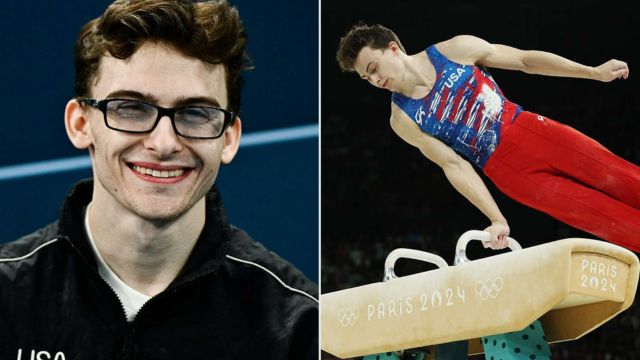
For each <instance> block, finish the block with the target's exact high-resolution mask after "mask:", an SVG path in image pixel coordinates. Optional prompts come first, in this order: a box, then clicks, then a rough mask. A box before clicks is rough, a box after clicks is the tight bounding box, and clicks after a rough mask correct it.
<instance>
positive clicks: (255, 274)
mask: <svg viewBox="0 0 640 360" xmlns="http://www.w3.org/2000/svg"><path fill="white" fill-rule="evenodd" d="M245 45H246V35H245V31H244V29H243V27H242V24H241V22H240V19H239V17H238V13H237V11H236V9H235V8H232V7H230V6H229V5H228V4H227V3H226V2H219V1H215V2H192V1H180V0H173V1H170V0H144V1H116V2H114V3H113V4H112V5H111V6H110V7H109V8H108V9H107V10H106V12H105V13H104V14H103V15H102V16H101V17H100V18H98V19H95V20H93V21H91V22H89V23H88V24H87V25H85V27H84V28H83V29H82V31H81V33H80V36H79V38H78V41H77V43H76V85H75V90H76V97H75V98H74V99H72V100H70V101H69V102H68V103H67V106H66V110H65V125H66V129H67V134H68V136H69V138H70V140H71V142H72V143H73V145H74V146H76V147H78V148H80V149H88V151H89V154H90V157H91V162H92V167H93V180H92V181H85V182H82V183H79V184H77V185H76V186H75V187H74V188H73V189H72V190H71V192H70V193H69V195H68V196H67V199H66V201H65V204H64V206H63V209H62V213H61V217H60V219H59V220H58V221H57V222H55V223H53V224H51V225H49V226H47V227H45V228H43V229H41V230H38V231H37V232H35V233H33V234H31V235H28V236H26V237H24V238H22V239H20V240H18V241H16V242H13V243H9V244H6V245H2V247H0V289H1V291H2V292H1V293H0V318H1V319H3V326H2V328H1V329H0V343H2V346H0V354H2V355H3V356H2V358H12V359H15V358H16V356H17V358H18V359H22V358H24V359H28V358H38V359H40V358H50V359H54V358H55V359H175V358H179V357H184V356H186V357H189V358H194V359H201V358H220V359H224V358H250V357H254V356H255V357H262V358H269V359H315V358H317V353H318V341H317V340H318V339H317V324H318V313H317V308H318V303H317V300H316V298H317V288H316V286H315V284H313V283H312V282H311V281H309V280H308V279H306V278H305V277H304V276H303V275H302V274H301V273H300V272H299V271H298V270H297V269H296V268H295V267H293V266H292V265H291V264H289V263H287V262H286V261H284V260H282V259H281V258H279V257H278V256H277V255H275V254H273V253H271V252H269V251H268V250H266V249H265V248H263V247H262V246H261V245H259V244H258V243H257V242H255V241H253V240H252V239H251V238H250V237H249V236H248V235H247V234H246V233H244V232H243V231H242V230H240V229H238V228H235V227H233V226H231V225H229V224H228V223H227V219H226V215H225V213H224V209H223V207H222V203H221V200H220V195H219V193H218V191H217V190H216V189H215V187H214V186H213V185H214V182H215V179H216V176H217V174H218V170H219V167H220V164H221V163H229V162H230V161H231V160H232V159H233V157H234V155H235V154H236V152H237V150H238V146H239V142H240V134H241V122H240V119H239V118H238V117H237V115H236V114H237V112H238V111H239V106H240V84H241V77H240V74H241V71H242V70H244V69H245V68H246V67H247V62H248V60H247V56H246V54H245Z"/></svg>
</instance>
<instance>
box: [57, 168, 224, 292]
mask: <svg viewBox="0 0 640 360" xmlns="http://www.w3.org/2000/svg"><path fill="white" fill-rule="evenodd" d="M92 196H93V180H91V179H88V180H83V181H80V182H79V183H77V184H76V185H75V186H74V187H73V188H71V190H70V191H69V193H68V194H67V197H66V198H65V201H64V204H63V207H62V210H61V215H60V220H59V235H60V236H62V237H65V238H66V239H67V240H68V241H69V242H70V243H71V245H72V246H73V247H74V248H75V249H76V250H77V251H78V252H79V253H80V255H82V256H83V257H84V258H85V259H86V260H87V261H88V262H89V264H90V265H91V266H94V267H96V268H97V265H96V259H95V256H94V254H93V249H92V248H91V244H90V243H89V240H88V238H87V235H86V232H85V229H84V212H85V208H86V207H87V205H88V204H89V202H91V199H92ZM205 211H206V220H205V224H204V228H203V229H202V232H201V233H200V236H199V238H198V240H197V242H196V244H195V246H194V248H193V250H192V251H191V254H190V255H189V258H188V259H187V262H186V263H185V266H184V267H183V269H182V271H181V272H180V274H179V275H178V277H177V278H176V279H175V280H174V281H173V283H172V285H173V284H175V283H177V282H181V281H182V280H185V279H187V280H188V278H191V277H194V276H198V275H199V274H200V273H204V272H209V271H212V270H214V269H215V268H217V267H218V266H219V265H220V263H221V262H222V260H223V258H224V255H225V252H226V251H225V250H226V247H227V242H228V241H229V237H230V227H229V223H228V221H227V215H226V212H225V211H224V208H223V205H222V200H221V198H220V194H219V192H218V190H217V189H216V187H215V186H213V187H212V188H211V190H210V191H209V193H208V194H207V195H206V210H205Z"/></svg>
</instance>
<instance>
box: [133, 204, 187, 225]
mask: <svg viewBox="0 0 640 360" xmlns="http://www.w3.org/2000/svg"><path fill="white" fill-rule="evenodd" d="M133 210H134V212H135V213H136V214H137V215H138V216H139V217H140V218H142V219H144V220H147V221H149V222H152V223H156V224H158V225H162V224H166V223H169V222H172V221H174V220H175V219H177V218H179V217H180V216H182V215H183V214H184V213H186V212H187V210H188V209H187V208H186V206H175V205H173V206H166V205H159V206H153V205H152V204H143V206H141V207H139V208H138V209H135V208H134V209H133Z"/></svg>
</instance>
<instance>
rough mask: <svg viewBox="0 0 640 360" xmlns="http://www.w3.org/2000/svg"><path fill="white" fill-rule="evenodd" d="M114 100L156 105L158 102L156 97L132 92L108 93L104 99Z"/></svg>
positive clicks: (118, 91)
mask: <svg viewBox="0 0 640 360" xmlns="http://www.w3.org/2000/svg"><path fill="white" fill-rule="evenodd" d="M115 98H131V99H134V100H140V101H145V102H148V103H152V104H156V103H157V102H158V98H157V97H155V96H153V95H151V94H144V93H141V92H139V91H134V90H116V91H113V92H110V93H109V94H108V95H107V96H106V99H115Z"/></svg>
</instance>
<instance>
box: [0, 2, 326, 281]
mask: <svg viewBox="0 0 640 360" xmlns="http://www.w3.org/2000/svg"><path fill="white" fill-rule="evenodd" d="M229 2H230V3H231V4H232V5H234V6H236V7H237V8H238V10H239V12H240V16H241V18H242V19H243V21H244V24H245V26H246V28H247V31H248V34H249V46H248V47H249V54H250V56H251V57H252V59H253V65H254V67H255V69H254V70H252V71H250V72H248V73H246V74H245V89H244V91H243V97H242V111H241V113H240V117H241V118H242V125H243V137H242V145H241V148H240V151H239V153H238V155H237V156H236V158H235V159H234V161H233V163H232V164H230V165H228V166H223V167H222V168H221V169H220V173H219V177H218V180H217V181H216V184H217V186H218V188H219V189H220V192H221V195H222V199H223V201H224V203H225V206H226V208H227V212H228V215H229V219H230V222H231V223H232V224H234V225H237V226H239V227H241V228H244V229H245V230H247V232H248V233H249V234H251V235H252V236H253V237H254V238H255V239H256V240H258V241H260V242H262V243H263V244H265V245H266V246H267V247H268V248H270V249H271V250H273V251H275V252H277V253H278V254H280V255H281V256H283V257H284V258H286V259H288V260H289V261H291V262H293V263H294V264H295V265H297V266H298V267H299V268H300V269H301V270H303V272H304V273H305V274H306V275H307V276H308V277H309V278H310V279H312V280H313V281H315V282H317V281H318V40H317V39H318V6H317V3H315V4H311V6H310V4H308V3H306V2H297V1H287V0H274V1H269V2H262V1H255V0H237V1H234V0H230V1H229ZM109 3H111V1H108V0H92V1H80V0H70V1H44V0H35V1H24V2H23V1H2V2H1V3H0V14H1V15H2V21H0V43H2V46H1V47H0V54H1V55H2V56H0V65H1V66H0V74H1V75H0V79H2V85H1V86H0V106H1V108H2V118H3V121H2V131H0V140H1V142H2V149H3V151H2V153H0V198H2V204H1V205H0V217H1V218H2V236H1V237H0V242H8V241H12V240H15V239H17V238H18V237H19V236H21V235H25V234H27V233H30V232H32V231H34V230H35V229H37V228H40V227H42V226H44V225H45V224H47V223H49V222H52V221H53V220H55V219H56V218H57V216H58V211H59V207H60V206H61V204H62V201H63V199H64V197H65V194H66V193H67V190H68V189H69V188H70V187H71V186H72V185H73V184H74V183H75V182H76V181H78V180H80V179H82V178H86V177H90V176H91V170H90V164H89V158H88V154H87V152H85V151H79V150H76V149H75V148H74V147H73V146H72V145H71V143H70V142H69V140H68V139H67V136H66V133H65V129H64V117H63V115H64V108H65V104H66V102H67V101H68V100H69V99H70V98H71V97H72V96H73V81H74V70H73V49H74V45H75V40H76V36H77V34H78V32H79V31H80V28H81V27H82V26H83V25H84V24H85V23H86V22H88V21H89V20H91V19H93V18H95V17H97V16H99V15H100V14H101V13H102V12H103V11H104V10H105V8H106V7H107V5H108V4H109ZM284 19H286V21H284ZM291 44H295V48H296V53H295V56H284V55H283V54H288V53H291V47H292V45H291Z"/></svg>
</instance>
